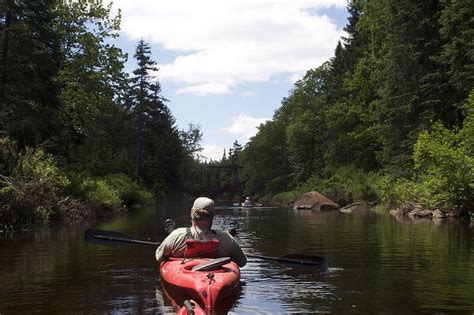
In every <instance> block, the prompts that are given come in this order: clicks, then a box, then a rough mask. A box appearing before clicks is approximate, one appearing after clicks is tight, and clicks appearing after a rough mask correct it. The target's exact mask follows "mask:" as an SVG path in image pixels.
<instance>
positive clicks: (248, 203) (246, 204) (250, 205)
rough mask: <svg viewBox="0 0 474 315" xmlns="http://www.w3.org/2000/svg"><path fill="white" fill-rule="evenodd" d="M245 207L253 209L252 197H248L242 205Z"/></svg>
mask: <svg viewBox="0 0 474 315" xmlns="http://www.w3.org/2000/svg"><path fill="white" fill-rule="evenodd" d="M242 206H243V207H253V202H252V200H251V199H250V197H246V198H245V201H244V202H243V203H242Z"/></svg>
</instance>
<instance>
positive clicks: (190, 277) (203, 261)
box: [160, 257, 240, 314]
mask: <svg viewBox="0 0 474 315" xmlns="http://www.w3.org/2000/svg"><path fill="white" fill-rule="evenodd" d="M160 275H161V279H162V280H164V281H165V282H166V283H167V284H169V285H171V286H172V287H173V288H174V289H175V291H178V292H179V294H181V295H183V296H185V297H186V299H187V300H185V301H184V303H183V306H182V308H181V309H180V311H179V314H201V313H202V314H214V313H215V306H216V303H218V302H219V301H220V300H222V299H224V298H225V297H227V296H229V295H231V294H232V293H234V292H235V291H236V290H237V289H238V283H239V278H240V269H239V266H237V264H236V263H234V262H232V261H230V258H229V257H223V258H217V259H211V258H186V259H182V258H170V259H169V260H167V261H165V262H163V263H162V264H161V266H160Z"/></svg>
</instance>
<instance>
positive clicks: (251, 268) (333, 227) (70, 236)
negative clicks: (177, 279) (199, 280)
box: [0, 204, 474, 314]
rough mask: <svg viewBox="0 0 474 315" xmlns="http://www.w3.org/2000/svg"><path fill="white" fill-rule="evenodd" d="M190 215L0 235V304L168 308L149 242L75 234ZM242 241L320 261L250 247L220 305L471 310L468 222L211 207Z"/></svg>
mask: <svg viewBox="0 0 474 315" xmlns="http://www.w3.org/2000/svg"><path fill="white" fill-rule="evenodd" d="M167 218H172V219H174V220H175V221H176V223H177V225H178V226H185V225H187V224H189V207H188V206H187V205H183V204H167V205H163V206H162V207H161V208H148V209H144V210H143V211H138V212H135V213H130V214H126V215H123V216H121V217H119V218H117V219H115V220H112V221H110V222H107V223H91V224H90V225H89V226H63V227H54V228H47V229H39V230H35V231H32V232H29V233H19V234H2V235H0V266H2V267H1V268H0V279H1V284H2V285H1V286H0V313H2V314H3V313H30V312H32V311H36V312H40V313H91V312H92V313H165V314H166V313H174V312H175V311H176V308H175V307H174V306H173V302H172V301H171V299H169V298H167V297H166V293H165V292H164V291H163V289H162V287H161V284H160V279H159V272H158V270H157V266H156V264H155V260H154V251H155V248H154V247H148V246H139V245H133V246H126V247H121V248H108V247H101V246H94V245H89V244H86V243H84V242H83V240H82V239H83V235H84V232H85V230H86V229H87V228H92V227H93V228H98V229H106V230H114V231H119V232H122V233H125V234H128V235H130V236H132V237H134V238H136V239H151V240H155V241H159V240H162V239H163V238H164V237H165V236H166V233H165V231H164V230H163V222H164V221H165V219H167ZM215 227H216V228H221V229H225V230H228V229H231V228H236V229H237V230H238V234H237V236H236V239H237V241H238V242H239V244H241V246H242V248H243V249H244V251H245V252H248V253H254V254H259V255H266V256H282V255H286V254H296V253H300V254H305V255H313V256H324V257H325V258H326V259H327V261H328V264H329V270H328V271H327V272H324V273H320V272H307V271H306V272H299V271H297V270H295V269H292V268H289V267H288V266H285V265H283V264H280V263H278V262H271V261H264V260H259V259H253V258H251V259H249V263H248V264H247V265H246V266H245V267H244V268H242V270H241V280H242V285H241V290H240V292H239V293H238V296H237V297H235V299H234V301H233V302H232V303H231V306H230V309H229V313H235V314H248V313H272V314H275V313H277V314H281V313H338V314H339V313H340V314H346V313H351V314H353V313H370V314H373V313H403V312H406V313H414V312H418V311H423V312H427V313H436V312H438V313H443V312H450V311H453V310H457V311H461V312H472V311H474V300H473V299H472V292H474V246H473V244H474V233H473V229H474V228H473V226H472V224H471V223H468V222H467V223H466V222H461V221H444V222H442V223H440V224H434V223H433V222H431V220H429V221H407V222H405V221H398V220H397V219H396V218H393V217H391V216H384V215H376V214H374V213H371V212H369V213H364V214H362V213H355V212H354V213H350V214H348V213H344V214H342V213H338V212H334V211H333V212H316V211H293V210H292V209H269V210H263V209H261V210H257V211H252V210H250V209H249V210H246V211H245V212H244V211H234V210H232V209H227V210H226V209H222V210H219V211H217V214H216V218H215Z"/></svg>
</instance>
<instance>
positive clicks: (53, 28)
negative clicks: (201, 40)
mask: <svg viewBox="0 0 474 315" xmlns="http://www.w3.org/2000/svg"><path fill="white" fill-rule="evenodd" d="M111 9H112V5H109V6H105V5H103V4H102V3H101V2H100V1H99V2H98V1H86V0H81V1H56V0H44V1H21V0H3V1H1V2H0V33H1V39H0V53H1V57H0V104H1V105H0V106H1V107H0V225H2V226H4V227H5V228H13V227H18V226H25V225H28V224H30V223H32V222H44V223H47V222H51V221H54V220H82V219H84V218H88V217H97V216H99V217H107V216H109V215H113V214H114V213H117V212H118V211H123V209H126V208H130V207H132V206H133V205H137V204H141V205H143V204H146V203H148V202H150V201H151V200H153V199H156V198H163V197H164V196H166V195H169V194H170V193H173V192H182V193H185V194H189V195H193V196H194V195H197V194H207V195H209V196H211V197H213V198H217V199H221V200H227V201H230V200H233V199H235V198H237V199H239V198H241V197H242V196H243V195H250V196H253V198H254V199H257V200H259V201H261V202H265V203H272V204H287V203H288V202H290V201H291V200H294V198H295V197H296V196H297V195H298V194H300V193H301V192H305V191H310V190H317V191H320V192H322V193H324V194H326V195H327V196H330V197H331V198H333V199H334V200H337V201H338V202H340V203H341V204H348V203H350V202H354V201H370V202H373V203H377V204H379V205H383V207H384V208H386V209H389V208H390V207H394V206H397V205H400V204H403V203H407V202H417V203H421V204H423V205H424V206H426V207H437V208H440V209H443V210H450V209H460V210H462V211H472V210H473V209H472V204H474V90H473V88H474V84H473V83H474V25H473V24H474V17H473V11H472V4H471V1H468V0H427V1H410V0H392V1H388V0H377V1H374V0H352V1H349V2H348V6H347V9H348V13H349V18H348V22H347V25H346V27H345V31H346V36H345V37H343V38H341V41H340V42H339V44H338V45H337V47H335V51H334V56H333V57H332V58H331V59H330V60H328V61H327V62H325V63H324V64H322V65H321V66H319V67H315V68H313V69H308V71H307V72H306V75H305V76H304V77H303V78H302V79H301V80H299V81H298V82H296V83H295V85H294V87H293V88H292V90H291V91H289V94H288V96H287V97H285V98H284V99H283V100H282V102H281V105H280V107H279V108H278V109H277V110H276V112H275V113H274V116H273V119H272V120H271V121H268V122H266V123H265V124H262V125H260V127H259V131H258V133H257V134H256V135H255V136H254V137H252V138H251V139H250V141H249V142H248V143H247V144H246V145H245V146H242V145H240V144H239V143H238V142H237V141H236V142H234V144H233V146H232V148H230V149H229V150H228V152H227V154H226V153H224V155H223V158H222V160H221V161H217V162H210V163H207V162H205V163H202V162H200V161H199V160H198V159H196V153H198V152H199V151H200V149H201V148H200V141H201V138H202V131H201V130H200V127H199V126H198V125H193V124H190V125H189V128H188V129H187V130H180V129H179V128H178V127H177V125H176V122H175V118H174V117H173V115H172V113H171V111H170V109H169V107H168V105H167V104H170V103H172V100H167V99H166V97H165V96H164V95H162V92H161V86H160V83H159V71H158V70H159V69H157V66H156V61H155V60H154V57H153V56H152V55H151V47H150V45H149V43H147V42H146V41H143V40H141V41H139V42H138V43H137V45H136V50H135V54H134V55H133V57H132V58H133V59H134V60H135V62H136V67H135V69H134V71H133V72H132V73H127V72H126V71H125V62H126V61H127V60H128V59H129V56H127V54H125V53H124V52H123V51H122V50H121V49H120V48H118V47H117V46H115V45H114V40H115V39H116V38H117V37H118V36H119V31H120V18H121V17H120V12H119V13H118V14H117V15H112V14H111Z"/></svg>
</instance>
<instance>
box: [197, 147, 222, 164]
mask: <svg viewBox="0 0 474 315" xmlns="http://www.w3.org/2000/svg"><path fill="white" fill-rule="evenodd" d="M224 150H225V148H224V147H221V146H218V145H214V144H203V145H202V151H201V152H200V154H199V155H201V156H204V157H206V158H208V159H212V160H213V161H220V160H221V159H222V156H223V155H224ZM201 161H202V158H201ZM208 162H209V161H208Z"/></svg>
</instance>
